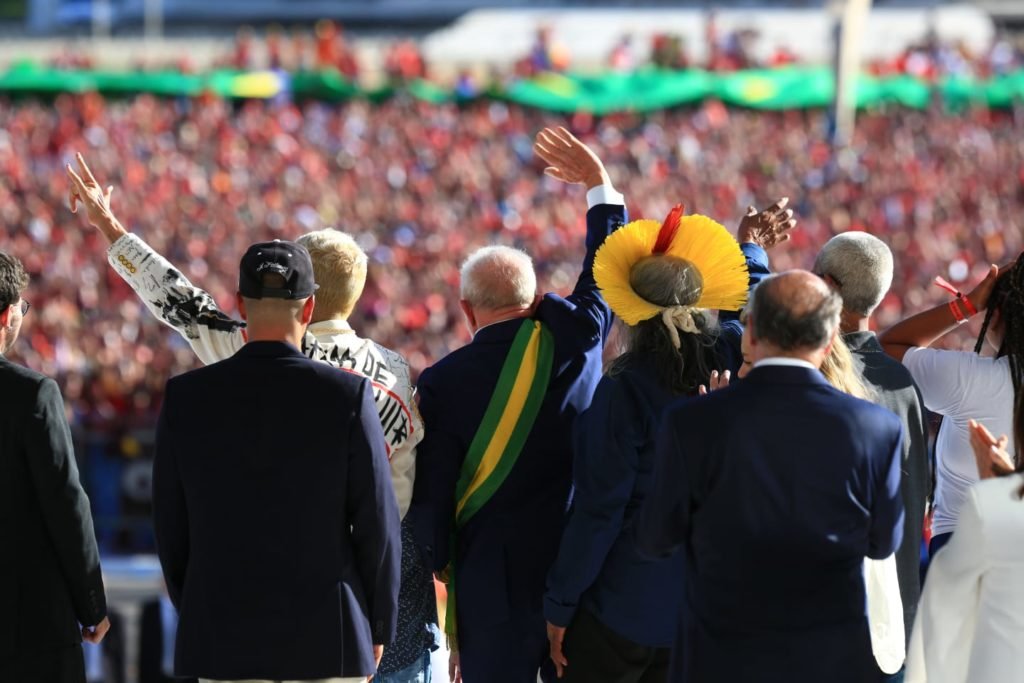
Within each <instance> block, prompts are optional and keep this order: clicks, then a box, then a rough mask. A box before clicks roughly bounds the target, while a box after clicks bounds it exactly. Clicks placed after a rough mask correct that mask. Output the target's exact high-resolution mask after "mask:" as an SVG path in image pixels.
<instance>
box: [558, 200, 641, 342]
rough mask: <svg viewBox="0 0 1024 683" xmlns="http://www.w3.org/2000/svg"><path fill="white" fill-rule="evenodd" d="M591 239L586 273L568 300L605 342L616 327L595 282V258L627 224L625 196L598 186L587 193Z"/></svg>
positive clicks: (589, 235)
mask: <svg viewBox="0 0 1024 683" xmlns="http://www.w3.org/2000/svg"><path fill="white" fill-rule="evenodd" d="M587 205H588V207H589V208H588V210H587V237H586V254H585V255H584V257H583V269H582V270H581V271H580V277H579V279H578V280H577V281H576V287H575V288H574V289H573V290H572V294H570V295H569V296H568V297H566V300H567V301H569V302H570V303H572V304H574V305H575V306H576V307H577V308H576V313H577V315H578V316H580V318H581V319H583V320H584V321H586V324H587V326H588V328H591V329H592V330H593V331H594V333H595V334H599V335H600V336H601V338H602V339H603V338H605V337H607V336H608V332H609V331H610V330H611V325H612V312H611V309H610V308H608V304H607V303H605V301H604V299H603V298H602V297H601V293H600V291H599V290H598V288H597V282H595V281H594V256H595V255H596V254H597V250H598V249H599V248H600V247H601V245H602V244H604V240H605V238H607V237H608V235H610V234H611V233H613V232H614V231H616V230H618V229H619V228H621V227H622V226H623V225H624V224H625V223H626V220H627V216H626V205H625V200H624V199H623V197H622V195H621V194H619V193H618V192H616V191H615V189H614V188H613V187H611V186H610V185H598V186H597V187H592V188H590V190H589V191H588V192H587Z"/></svg>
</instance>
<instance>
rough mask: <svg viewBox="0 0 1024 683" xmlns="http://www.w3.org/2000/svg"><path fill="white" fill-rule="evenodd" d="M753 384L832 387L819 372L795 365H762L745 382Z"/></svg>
mask: <svg viewBox="0 0 1024 683" xmlns="http://www.w3.org/2000/svg"><path fill="white" fill-rule="evenodd" d="M743 381H744V382H750V383H752V384H809V385H816V384H820V385H824V386H826V387H827V386H831V385H830V384H829V383H828V380H826V379H825V376H824V375H823V374H821V373H820V372H819V371H817V370H811V369H810V368H801V367H796V366H793V365H760V366H758V367H756V368H754V369H753V370H751V371H750V374H749V375H747V376H746V378H745V379H744V380H743Z"/></svg>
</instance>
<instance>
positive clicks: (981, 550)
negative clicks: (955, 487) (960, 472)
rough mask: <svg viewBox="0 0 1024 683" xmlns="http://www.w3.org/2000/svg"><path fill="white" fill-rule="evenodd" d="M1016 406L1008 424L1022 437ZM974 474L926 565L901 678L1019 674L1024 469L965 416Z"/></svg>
mask: <svg viewBox="0 0 1024 683" xmlns="http://www.w3.org/2000/svg"><path fill="white" fill-rule="evenodd" d="M1022 419H1024V415H1022V408H1021V406H1020V404H1018V405H1017V407H1016V408H1015V410H1014V416H1013V428H1014V432H1015V433H1016V436H1017V438H1016V441H1017V443H1020V441H1021V428H1022V426H1024V424H1022ZM968 424H969V427H968V428H969V430H970V440H971V448H972V450H973V451H974V458H975V463H976V465H977V468H978V477H979V479H981V480H982V481H980V482H979V483H977V484H974V485H973V486H971V487H970V488H969V489H968V491H967V496H966V499H965V501H964V503H963V506H962V507H961V508H960V518H959V520H958V522H957V527H956V533H955V534H953V537H952V538H951V539H950V541H949V543H948V544H946V547H945V548H944V549H943V550H942V552H941V553H938V554H937V555H936V556H935V559H934V560H933V561H932V564H931V567H929V569H928V580H927V581H926V582H925V587H924V594H923V596H922V598H921V607H920V609H919V610H918V615H917V623H916V624H915V626H914V634H913V636H912V637H911V640H910V652H909V654H908V661H907V678H906V680H907V683H1004V682H1006V681H1021V680H1024V499H1022V496H1024V474H1022V473H1021V470H1022V468H1021V467H1020V466H1019V465H1018V466H1014V464H1013V457H1012V456H1011V455H1010V453H1007V452H1006V446H1007V443H1008V441H1009V440H1008V438H1007V437H1006V436H1003V437H1001V438H998V439H997V438H995V437H994V436H993V435H992V434H991V432H989V431H988V430H987V429H985V427H984V426H983V425H981V424H979V423H978V422H976V421H974V420H970V421H969V423H968Z"/></svg>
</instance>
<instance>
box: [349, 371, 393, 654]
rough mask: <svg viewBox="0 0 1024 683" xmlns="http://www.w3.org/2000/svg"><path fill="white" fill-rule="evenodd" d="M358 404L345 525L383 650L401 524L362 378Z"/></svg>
mask: <svg viewBox="0 0 1024 683" xmlns="http://www.w3.org/2000/svg"><path fill="white" fill-rule="evenodd" d="M359 400H360V402H359V405H358V406H356V410H355V413H354V415H353V420H352V428H351V430H350V432H349V444H348V446H349V450H348V453H349V465H348V491H347V494H346V497H347V500H348V510H347V520H346V521H347V522H348V523H349V525H350V527H351V534H352V548H353V553H354V555H355V560H356V569H357V571H358V572H359V577H360V579H361V581H362V584H363V590H364V591H365V595H366V601H367V609H368V611H369V615H368V616H369V618H370V630H371V633H372V636H373V642H374V643H376V644H378V645H386V644H388V643H391V642H392V641H393V640H394V639H395V629H396V627H397V624H398V576H399V575H398V565H399V561H400V559H401V555H402V545H401V543H402V541H401V532H400V530H399V527H400V524H401V522H400V521H399V518H398V504H397V503H396V502H395V493H394V490H393V489H392V486H391V478H390V470H389V467H388V456H387V449H386V448H385V445H384V432H383V431H382V429H381V426H380V418H379V417H378V416H377V407H376V404H375V403H374V401H373V390H372V388H371V385H370V381H369V380H367V379H364V380H363V382H362V385H361V387H360V396H359Z"/></svg>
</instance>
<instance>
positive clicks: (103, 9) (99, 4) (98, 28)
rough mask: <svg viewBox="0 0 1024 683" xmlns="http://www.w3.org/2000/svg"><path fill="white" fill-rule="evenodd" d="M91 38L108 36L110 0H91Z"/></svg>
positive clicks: (99, 38)
mask: <svg viewBox="0 0 1024 683" xmlns="http://www.w3.org/2000/svg"><path fill="white" fill-rule="evenodd" d="M91 14H92V38H93V40H105V39H107V38H110V0H92V12H91Z"/></svg>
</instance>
